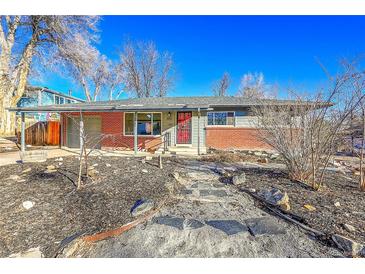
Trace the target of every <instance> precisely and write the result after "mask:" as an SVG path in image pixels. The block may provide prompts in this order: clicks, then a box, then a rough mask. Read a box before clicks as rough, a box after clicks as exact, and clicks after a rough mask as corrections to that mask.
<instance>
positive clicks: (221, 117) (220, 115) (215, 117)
mask: <svg viewBox="0 0 365 274" xmlns="http://www.w3.org/2000/svg"><path fill="white" fill-rule="evenodd" d="M208 126H234V112H231V111H228V112H208Z"/></svg>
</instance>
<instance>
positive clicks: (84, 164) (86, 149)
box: [64, 110, 114, 190]
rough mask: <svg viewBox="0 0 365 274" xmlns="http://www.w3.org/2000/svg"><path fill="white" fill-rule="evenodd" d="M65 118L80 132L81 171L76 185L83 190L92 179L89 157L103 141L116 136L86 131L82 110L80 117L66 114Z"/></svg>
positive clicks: (78, 134) (78, 135)
mask: <svg viewBox="0 0 365 274" xmlns="http://www.w3.org/2000/svg"><path fill="white" fill-rule="evenodd" d="M64 115H65V117H67V118H70V119H71V120H72V122H73V125H72V126H74V127H76V128H77V129H78V130H77V131H76V132H77V136H76V137H78V138H80V154H79V158H78V159H79V163H78V166H79V169H78V173H77V179H76V182H74V184H75V185H76V187H77V189H78V190H79V189H81V188H82V185H83V182H86V181H87V180H88V179H89V178H90V165H89V156H90V154H92V153H93V152H95V151H96V150H97V149H98V147H99V146H100V145H101V143H102V142H103V140H105V139H107V138H112V137H114V135H112V134H104V133H91V132H87V131H86V130H85V119H84V114H83V113H82V111H81V110H80V111H79V113H78V116H76V115H75V114H64Z"/></svg>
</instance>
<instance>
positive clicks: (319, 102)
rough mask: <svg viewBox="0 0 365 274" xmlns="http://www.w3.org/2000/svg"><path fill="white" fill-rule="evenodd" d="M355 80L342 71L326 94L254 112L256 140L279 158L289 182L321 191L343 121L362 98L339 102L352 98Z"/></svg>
mask: <svg viewBox="0 0 365 274" xmlns="http://www.w3.org/2000/svg"><path fill="white" fill-rule="evenodd" d="M357 77H359V74H354V72H353V71H352V70H349V69H348V67H345V68H344V72H343V73H342V74H340V75H337V76H336V77H331V78H330V79H331V81H330V86H329V88H328V91H327V92H323V91H321V92H318V93H317V94H315V95H314V96H312V97H304V98H303V97H301V96H298V95H296V96H295V98H294V100H293V101H292V102H291V103H290V104H280V105H270V104H265V102H264V101H263V106H261V107H256V108H254V110H253V111H254V113H255V115H256V116H257V117H258V121H257V127H258V128H259V130H260V134H259V136H260V137H261V138H262V140H263V141H264V142H266V143H267V144H269V145H271V146H272V147H273V148H274V149H275V150H277V151H278V152H279V153H280V154H281V156H282V158H283V160H284V162H285V164H286V166H287V168H288V172H289V176H290V177H291V178H292V179H295V180H299V181H301V182H305V183H308V184H310V185H311V186H312V188H313V189H315V190H318V189H320V188H321V186H322V184H323V177H324V172H325V169H326V167H327V166H328V164H329V161H330V158H331V157H332V155H333V154H334V153H335V152H336V151H337V149H338V147H339V146H340V145H341V144H342V141H343V138H342V134H341V133H342V130H344V127H345V121H346V119H347V118H348V116H349V115H350V113H351V111H353V110H354V108H355V107H357V105H358V104H359V102H360V100H362V98H363V95H361V97H360V98H361V99H360V98H355V97H354V96H351V100H348V101H347V102H346V104H344V103H342V101H341V98H342V95H344V94H354V93H353V91H354V89H353V84H354V79H356V78H357ZM334 103H336V104H334Z"/></svg>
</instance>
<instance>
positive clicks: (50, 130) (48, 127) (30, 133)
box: [18, 121, 60, 146]
mask: <svg viewBox="0 0 365 274" xmlns="http://www.w3.org/2000/svg"><path fill="white" fill-rule="evenodd" d="M18 140H19V141H20V132H18ZM25 143H26V144H27V145H32V146H45V145H50V146H56V145H59V144H60V122H58V121H47V122H37V123H35V124H33V125H31V126H29V127H27V128H26V129H25Z"/></svg>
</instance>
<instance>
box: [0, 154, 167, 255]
mask: <svg viewBox="0 0 365 274" xmlns="http://www.w3.org/2000/svg"><path fill="white" fill-rule="evenodd" d="M164 161H165V160H164ZM58 163H59V162H58V161H55V159H52V160H48V161H47V163H26V164H17V165H8V166H3V167H0V197H1V207H0V227H1V230H0V256H1V257H6V256H9V255H10V254H13V253H17V252H22V251H25V250H28V249H29V248H35V247H38V246H39V247H40V249H41V251H42V252H43V253H44V255H45V256H46V257H52V256H54V254H55V252H56V250H57V249H58V247H59V243H60V241H62V240H63V239H65V238H66V237H69V236H71V235H74V234H75V233H90V232H94V231H95V232H96V231H101V230H106V229H112V228H116V227H119V226H121V225H122V224H125V223H127V222H130V221H131V220H132V217H131V216H130V213H129V211H130V208H131V207H132V206H133V204H134V203H135V201H136V200H138V199H140V198H143V197H145V198H149V199H153V200H154V201H155V202H156V203H159V202H160V201H161V200H162V199H164V198H165V197H166V196H167V195H168V190H167V188H166V184H167V183H168V182H169V181H171V180H173V178H172V177H171V176H170V174H171V172H173V170H174V164H173V163H171V162H170V163H168V162H166V161H165V162H164V168H163V169H162V170H161V169H159V168H158V167H157V160H153V161H147V162H146V163H142V162H141V161H140V159H135V158H120V157H106V158H100V157H91V158H90V163H91V164H95V165H96V166H95V167H94V168H95V170H97V171H98V172H99V173H98V174H97V176H96V177H95V178H94V179H93V180H88V182H86V183H85V184H84V186H83V188H82V189H81V190H79V191H75V186H74V185H73V183H72V182H71V180H70V179H73V180H74V179H75V178H76V174H77V165H78V160H77V158H76V157H73V156H72V157H64V158H63V161H62V163H63V164H62V165H61V166H59V165H58ZM51 164H52V165H55V166H56V167H57V172H55V173H50V174H45V173H44V171H45V170H46V167H47V165H51ZM109 165H110V166H109ZM29 168H31V171H29V172H27V173H22V171H24V170H27V169H29ZM142 169H146V170H147V173H145V172H142ZM11 175H19V176H20V179H18V180H13V179H9V177H10V176H11ZM22 180H23V181H22ZM24 201H31V202H33V203H34V206H33V207H32V208H31V209H29V210H26V209H25V208H23V206H22V203H23V202H24Z"/></svg>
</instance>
